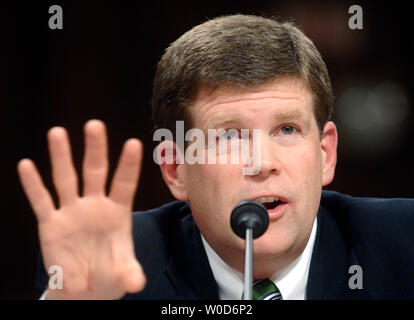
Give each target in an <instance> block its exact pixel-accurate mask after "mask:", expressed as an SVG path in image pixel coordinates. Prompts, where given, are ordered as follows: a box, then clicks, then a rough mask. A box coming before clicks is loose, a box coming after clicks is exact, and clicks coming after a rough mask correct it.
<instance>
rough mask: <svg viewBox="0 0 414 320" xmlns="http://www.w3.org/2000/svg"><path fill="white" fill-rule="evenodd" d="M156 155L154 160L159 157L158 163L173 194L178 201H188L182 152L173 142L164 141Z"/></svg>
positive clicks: (158, 147)
mask: <svg viewBox="0 0 414 320" xmlns="http://www.w3.org/2000/svg"><path fill="white" fill-rule="evenodd" d="M156 153H157V154H156V155H155V153H154V160H155V157H157V161H156V162H157V163H158V164H159V165H160V169H161V173H162V177H163V178H164V181H165V183H166V184H167V186H168V188H169V189H170V192H171V194H172V195H173V196H174V197H175V198H176V199H177V200H181V201H187V200H188V197H187V191H186V188H185V183H184V182H185V179H184V162H183V160H181V159H184V157H183V156H182V152H181V151H180V150H179V148H178V147H177V145H176V144H175V143H174V142H173V141H169V140H164V141H162V142H161V143H160V144H159V145H158V146H157V151H156ZM180 160H181V161H180Z"/></svg>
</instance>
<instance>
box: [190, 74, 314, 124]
mask: <svg viewBox="0 0 414 320" xmlns="http://www.w3.org/2000/svg"><path fill="white" fill-rule="evenodd" d="M190 113H191V117H192V120H193V125H194V126H195V127H208V128H212V127H214V126H215V124H216V123H218V122H223V121H224V122H225V121H227V120H228V121H233V120H234V121H237V120H240V121H242V120H243V119H244V120H246V119H249V118H254V119H256V118H257V117H262V118H266V117H268V116H277V117H280V118H293V117H294V118H300V119H309V118H311V117H312V116H313V107H312V95H311V93H310V91H309V89H308V88H307V87H306V86H305V85H304V84H303V82H302V81H300V80H296V79H279V80H277V81H275V82H273V83H270V84H268V85H266V86H262V87H260V88H254V89H246V90H241V89H238V90H231V89H224V88H223V89H220V88H219V89H217V90H215V91H214V92H213V93H210V94H205V93H204V92H203V91H201V92H200V94H199V95H198V97H197V99H196V100H195V102H194V103H193V104H192V106H191V107H190Z"/></svg>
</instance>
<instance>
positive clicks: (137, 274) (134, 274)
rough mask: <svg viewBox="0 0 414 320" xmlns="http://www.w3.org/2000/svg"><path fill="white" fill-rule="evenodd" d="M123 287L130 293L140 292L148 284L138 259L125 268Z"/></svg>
mask: <svg viewBox="0 0 414 320" xmlns="http://www.w3.org/2000/svg"><path fill="white" fill-rule="evenodd" d="M122 281H123V285H124V288H125V290H126V291H127V292H128V293H136V292H140V291H142V290H143V289H144V287H145V284H146V277H145V274H144V271H143V270H142V267H141V265H140V264H139V262H138V261H137V260H136V259H133V261H132V262H131V263H130V264H129V265H128V266H126V267H125V270H124V272H123V279H122Z"/></svg>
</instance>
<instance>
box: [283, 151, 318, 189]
mask: <svg viewBox="0 0 414 320" xmlns="http://www.w3.org/2000/svg"><path fill="white" fill-rule="evenodd" d="M285 163H286V164H287V166H288V169H287V170H288V172H289V173H290V174H289V176H290V178H291V180H292V182H293V184H294V185H295V186H296V189H297V190H298V191H299V192H300V193H301V194H304V195H306V194H314V193H315V192H318V190H319V189H320V188H321V187H322V158H321V152H320V150H319V149H318V148H316V147H312V148H307V149H305V150H303V149H302V150H300V151H298V152H297V153H291V156H290V157H289V158H288V159H286V162H285Z"/></svg>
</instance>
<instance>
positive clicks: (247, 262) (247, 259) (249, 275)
mask: <svg viewBox="0 0 414 320" xmlns="http://www.w3.org/2000/svg"><path fill="white" fill-rule="evenodd" d="M252 283H253V229H252V228H247V229H246V242H245V250H244V294H243V300H252Z"/></svg>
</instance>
